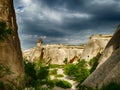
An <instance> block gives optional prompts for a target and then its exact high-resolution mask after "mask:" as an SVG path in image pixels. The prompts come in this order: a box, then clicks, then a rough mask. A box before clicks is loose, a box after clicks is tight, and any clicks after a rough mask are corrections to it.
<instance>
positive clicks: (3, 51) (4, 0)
mask: <svg viewBox="0 0 120 90" xmlns="http://www.w3.org/2000/svg"><path fill="white" fill-rule="evenodd" d="M0 22H5V23H6V24H7V27H8V28H11V29H12V30H13V34H12V35H9V36H8V37H7V38H6V39H5V40H4V41H3V42H0V64H1V65H3V66H4V67H9V69H10V71H11V72H12V73H11V74H10V75H4V77H2V78H0V80H1V81H3V82H4V83H8V82H13V83H14V84H16V85H21V84H22V79H21V77H23V75H24V69H23V62H22V60H23V58H22V53H21V48H20V41H19V38H18V33H17V29H18V28H17V24H16V16H15V11H14V7H13V0H0Z"/></svg>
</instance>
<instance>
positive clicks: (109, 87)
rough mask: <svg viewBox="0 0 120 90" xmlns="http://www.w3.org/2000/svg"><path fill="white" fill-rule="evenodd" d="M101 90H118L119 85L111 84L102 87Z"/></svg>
mask: <svg viewBox="0 0 120 90" xmlns="http://www.w3.org/2000/svg"><path fill="white" fill-rule="evenodd" d="M101 90H120V83H119V84H118V83H114V82H111V83H109V84H108V85H106V86H103V87H102V89H101Z"/></svg>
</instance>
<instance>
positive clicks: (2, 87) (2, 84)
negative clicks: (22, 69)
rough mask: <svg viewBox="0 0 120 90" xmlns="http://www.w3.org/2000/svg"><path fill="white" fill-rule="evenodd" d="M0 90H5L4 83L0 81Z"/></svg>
mask: <svg viewBox="0 0 120 90" xmlns="http://www.w3.org/2000/svg"><path fill="white" fill-rule="evenodd" d="M0 89H1V90H4V83H3V82H2V81H0Z"/></svg>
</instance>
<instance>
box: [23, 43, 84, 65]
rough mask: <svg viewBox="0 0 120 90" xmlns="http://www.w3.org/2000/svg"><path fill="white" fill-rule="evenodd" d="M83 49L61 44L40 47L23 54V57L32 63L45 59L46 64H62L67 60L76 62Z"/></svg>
mask: <svg viewBox="0 0 120 90" xmlns="http://www.w3.org/2000/svg"><path fill="white" fill-rule="evenodd" d="M83 49H84V45H83V46H72V45H63V44H51V45H41V44H40V43H37V46H35V47H33V48H31V49H29V50H26V51H24V52H23V55H24V57H26V58H27V59H29V60H31V61H34V60H36V59H45V60H46V63H52V64H63V61H64V60H65V59H67V60H68V61H69V62H77V60H78V59H79V58H80V55H81V54H82V51H83Z"/></svg>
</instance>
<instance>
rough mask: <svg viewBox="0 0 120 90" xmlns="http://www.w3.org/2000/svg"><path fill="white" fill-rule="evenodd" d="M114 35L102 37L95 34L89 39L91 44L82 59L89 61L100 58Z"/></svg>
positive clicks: (88, 44) (87, 46) (86, 48)
mask: <svg viewBox="0 0 120 90" xmlns="http://www.w3.org/2000/svg"><path fill="white" fill-rule="evenodd" d="M111 37H112V35H102V34H95V35H92V36H91V37H90V38H89V42H88V43H87V45H86V47H85V49H84V51H83V53H82V55H81V59H85V60H86V61H89V60H90V59H92V58H93V57H98V58H99V56H100V54H101V53H102V52H103V50H104V48H105V47H106V44H107V43H108V41H109V40H110V39H111Z"/></svg>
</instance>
